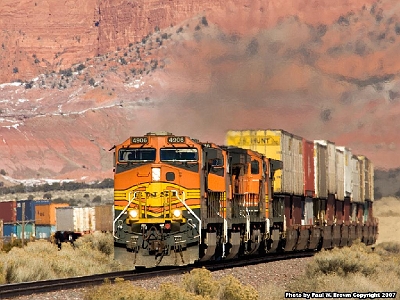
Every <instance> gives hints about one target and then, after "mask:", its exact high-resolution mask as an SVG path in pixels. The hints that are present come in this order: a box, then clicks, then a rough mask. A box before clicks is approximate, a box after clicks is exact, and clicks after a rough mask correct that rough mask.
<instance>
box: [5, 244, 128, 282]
mask: <svg viewBox="0 0 400 300" xmlns="http://www.w3.org/2000/svg"><path fill="white" fill-rule="evenodd" d="M0 266H2V272H1V273H0V280H1V278H2V277H4V278H5V281H6V282H7V283H15V282H26V281H37V280H46V279H56V278H66V277H73V276H84V275H90V274H98V273H105V272H111V271H116V270H121V269H122V266H121V265H119V264H118V263H117V262H114V261H113V260H112V258H110V257H109V256H107V255H105V254H104V253H102V252H100V251H98V250H93V249H91V248H83V249H81V248H79V247H73V246H72V245H70V244H69V243H63V245H62V249H61V250H58V248H57V246H56V245H54V244H51V243H49V242H47V241H40V240H38V241H35V242H30V243H28V244H27V246H26V247H24V248H17V247H14V248H12V249H11V250H10V251H9V252H8V253H2V254H0Z"/></svg>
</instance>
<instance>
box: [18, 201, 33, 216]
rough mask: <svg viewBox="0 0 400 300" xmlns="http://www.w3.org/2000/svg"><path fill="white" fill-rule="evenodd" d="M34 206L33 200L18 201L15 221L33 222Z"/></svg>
mask: <svg viewBox="0 0 400 300" xmlns="http://www.w3.org/2000/svg"><path fill="white" fill-rule="evenodd" d="M23 204H25V211H24V212H22V206H23ZM35 204H36V202H35V201H34V200H18V201H17V221H28V220H29V221H33V220H35Z"/></svg>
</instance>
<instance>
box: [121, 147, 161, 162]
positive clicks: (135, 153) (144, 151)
mask: <svg viewBox="0 0 400 300" xmlns="http://www.w3.org/2000/svg"><path fill="white" fill-rule="evenodd" d="M155 159H156V149H153V148H139V149H120V150H119V154H118V160H119V161H120V162H142V161H155Z"/></svg>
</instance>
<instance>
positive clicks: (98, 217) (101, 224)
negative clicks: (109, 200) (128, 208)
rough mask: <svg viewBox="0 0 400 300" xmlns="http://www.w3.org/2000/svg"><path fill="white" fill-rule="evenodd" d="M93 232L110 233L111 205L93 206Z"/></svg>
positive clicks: (111, 222)
mask: <svg viewBox="0 0 400 300" xmlns="http://www.w3.org/2000/svg"><path fill="white" fill-rule="evenodd" d="M94 210H95V219H94V221H95V230H96V231H112V226H113V214H114V209H113V206H112V205H100V206H95V207H94Z"/></svg>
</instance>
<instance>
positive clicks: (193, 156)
mask: <svg viewBox="0 0 400 300" xmlns="http://www.w3.org/2000/svg"><path fill="white" fill-rule="evenodd" d="M198 157H199V156H198V153H197V149H196V148H162V149H160V159H161V161H197V160H198Z"/></svg>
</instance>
